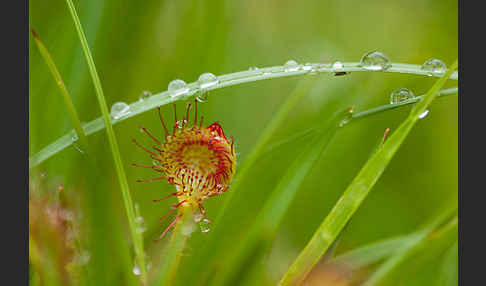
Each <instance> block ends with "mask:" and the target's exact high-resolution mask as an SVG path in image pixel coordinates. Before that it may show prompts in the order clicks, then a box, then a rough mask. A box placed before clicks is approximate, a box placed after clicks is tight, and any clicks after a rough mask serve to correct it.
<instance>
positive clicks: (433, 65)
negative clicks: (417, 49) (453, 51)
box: [422, 59, 447, 76]
mask: <svg viewBox="0 0 486 286" xmlns="http://www.w3.org/2000/svg"><path fill="white" fill-rule="evenodd" d="M422 70H424V71H428V72H429V75H430V76H432V75H434V74H442V73H445V72H446V70H447V66H446V65H445V64H444V62H443V61H441V60H438V59H429V60H426V61H425V62H424V64H423V65H422Z"/></svg>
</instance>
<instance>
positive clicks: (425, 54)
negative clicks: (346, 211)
mask: <svg viewBox="0 0 486 286" xmlns="http://www.w3.org/2000/svg"><path fill="white" fill-rule="evenodd" d="M75 5H76V7H77V10H78V14H79V17H80V20H81V23H82V25H83V28H84V29H85V33H86V36H87V38H88V42H89V45H90V48H91V50H92V53H93V57H94V60H95V63H96V66H97V68H98V72H99V75H100V78H101V82H102V85H103V89H104V92H105V96H106V99H107V102H108V105H109V106H111V105H112V104H113V103H115V102H119V101H123V102H127V103H131V102H134V101H136V100H138V99H139V97H140V95H141V94H142V92H143V91H150V92H152V93H158V92H162V91H164V90H166V89H167V85H168V83H169V82H170V81H171V80H173V79H175V78H181V79H183V80H185V81H186V82H193V81H195V80H197V78H198V76H199V75H200V74H201V73H204V72H211V73H214V74H216V75H221V74H226V73H231V72H236V71H241V70H246V69H248V68H249V67H250V66H257V67H264V66H274V65H281V64H283V63H284V62H285V61H287V60H289V59H293V60H296V61H297V62H299V63H305V62H324V63H325V62H332V61H335V60H340V61H346V62H357V61H359V60H360V58H361V56H362V55H363V54H364V53H366V52H368V51H370V50H375V49H376V50H379V51H381V52H384V53H385V54H386V55H388V57H389V58H390V60H391V61H392V62H399V63H410V64H422V63H423V62H424V61H425V60H427V59H429V58H438V59H441V60H443V61H444V62H445V63H446V64H451V63H452V61H454V60H455V59H456V57H457V42H458V34H457V1H439V0H435V1H423V0H412V1H379V0H374V1H322V0H314V1H310V0H309V1H283V0H279V1H277V0H273V1H260V0H259V1H257V0H246V1H220V0H214V1H185V0H179V1H151V0H146V1H128V0H118V1H113V0H111V1H93V0H90V1H75ZM29 24H30V26H31V28H34V29H35V30H36V31H37V33H38V34H39V37H40V39H41V40H42V41H43V42H44V44H45V45H46V47H47V49H48V50H49V52H50V53H51V56H52V57H53V59H54V61H55V63H56V65H57V67H58V69H59V71H60V73H61V76H62V77H63V80H64V82H65V84H66V86H67V89H68V91H69V93H70V95H71V98H72V100H73V102H74V105H75V107H76V108H77V111H78V114H79V116H80V118H81V121H83V122H88V121H91V120H93V119H95V118H97V117H98V116H100V115H101V114H100V109H99V107H98V104H97V101H96V97H95V93H94V88H93V85H92V82H91V78H90V76H89V74H88V69H87V65H86V62H85V59H84V57H83V54H82V51H81V46H80V43H79V40H78V37H77V34H76V31H75V28H74V25H73V23H72V20H71V17H70V15H69V11H68V10H67V7H66V4H65V2H64V1H62V0H55V1H52V0H51V1H29ZM29 37H30V39H29V75H30V76H29V155H33V154H35V153H36V152H38V151H39V150H41V148H43V147H45V146H46V145H48V144H49V143H51V142H52V141H54V140H56V139H57V138H59V137H60V136H62V135H64V134H65V133H66V132H68V131H69V130H71V129H72V125H71V122H70V120H69V117H68V113H67V110H66V109H65V107H64V104H63V102H62V99H61V96H60V92H59V89H58V87H57V86H56V84H55V81H54V80H53V78H52V76H51V74H50V73H49V70H48V67H47V66H46V64H45V63H44V61H43V59H42V58H41V56H40V53H39V51H38V49H37V47H36V45H35V43H34V41H33V40H32V36H30V35H29ZM302 80H304V77H297V78H291V79H290V78H284V79H274V80H267V81H260V82H254V83H249V84H242V85H239V86H235V87H229V88H223V89H219V90H216V91H213V92H211V93H210V95H209V98H208V100H207V102H205V103H203V104H200V105H199V109H200V113H201V114H204V117H205V122H206V124H208V123H211V122H213V121H216V120H217V121H219V122H220V123H221V124H222V126H223V129H224V130H225V133H226V134H227V135H230V136H234V138H235V142H236V149H237V153H238V154H239V155H238V160H239V163H241V162H243V161H244V160H245V158H246V156H247V155H248V153H249V152H250V150H251V149H252V147H253V146H254V144H255V142H256V141H257V139H258V136H259V135H260V134H261V131H262V129H263V128H264V127H265V126H266V125H267V123H268V122H269V120H270V119H271V118H272V116H273V115H274V114H275V113H276V112H277V111H278V109H279V107H280V105H281V104H282V103H283V102H284V101H285V99H286V98H287V97H288V96H289V95H290V93H291V92H292V91H293V90H294V88H295V87H296V86H297V85H298V84H299V82H300V81H302ZM433 82H434V79H433V78H426V77H421V76H415V75H405V74H385V73H371V72H369V73H358V72H357V73H351V74H349V75H346V76H342V77H334V76H332V75H329V74H323V75H318V76H316V77H315V81H314V82H313V84H312V87H311V88H310V89H309V90H308V94H307V95H305V97H304V99H303V100H302V102H300V103H299V104H298V105H297V107H296V108H295V109H294V110H293V111H292V112H291V115H290V116H289V117H288V118H287V119H286V121H285V124H284V125H283V126H282V127H281V128H279V130H278V132H277V134H276V136H275V137H274V138H273V139H272V142H278V141H279V140H280V139H283V138H286V137H288V136H291V135H292V134H295V133H296V132H299V131H301V130H304V129H308V128H310V127H315V126H319V125H320V124H321V123H323V122H324V121H325V120H326V119H327V118H329V115H330V114H332V113H333V112H334V111H336V110H338V109H343V108H346V107H347V106H350V105H354V106H355V107H356V108H355V110H356V111H360V110H364V109H367V108H370V107H374V106H377V105H383V104H387V103H388V102H389V95H390V93H391V92H392V91H393V90H395V89H396V88H400V87H407V88H409V89H411V90H412V91H413V92H414V93H415V94H416V95H419V94H423V93H425V92H426V91H427V90H428V89H429V88H430V86H431V85H432V84H433ZM455 84H456V83H455V82H448V84H447V87H450V86H454V85H455ZM183 105H184V103H179V104H178V107H179V110H180V112H182V110H183V108H184V107H183ZM409 108H410V107H405V108H400V109H395V110H393V111H389V112H385V113H380V114H378V115H375V116H372V117H369V118H367V119H365V120H362V121H360V122H359V123H356V124H353V125H350V126H349V127H347V128H343V129H342V130H340V131H339V132H338V134H337V135H336V137H335V138H334V139H333V140H332V142H331V144H330V146H329V147H328V148H327V150H326V151H325V153H324V154H323V156H321V158H320V159H319V161H318V163H317V165H316V166H315V168H313V170H312V172H311V173H310V174H309V176H308V177H307V178H306V180H305V182H304V184H303V186H302V187H301V189H300V190H299V192H298V193H297V196H296V198H295V200H294V202H293V204H292V206H291V207H290V209H289V210H288V212H287V214H286V216H285V218H284V222H283V223H282V225H281V227H280V229H279V233H278V237H277V240H276V242H275V244H274V247H273V249H272V255H271V257H272V263H271V265H270V266H269V267H268V273H269V274H268V275H269V277H270V278H269V279H270V281H273V282H274V281H276V280H278V279H279V277H280V276H281V274H282V273H283V272H284V271H285V270H286V268H287V267H288V265H289V264H290V263H291V262H292V261H293V259H294V258H295V256H296V255H297V254H298V252H299V251H300V250H301V249H302V248H303V246H304V245H305V244H306V243H307V241H308V240H309V239H310V237H311V235H312V234H313V232H314V230H315V229H316V228H317V226H318V225H319V224H320V222H321V221H322V219H323V218H324V217H325V216H326V214H327V213H328V212H329V210H330V209H331V207H332V206H333V205H334V203H335V202H336V200H337V198H338V197H339V195H340V194H341V193H342V192H343V190H344V189H345V187H346V186H347V185H348V184H349V183H350V181H351V180H352V178H353V177H354V176H355V175H356V174H357V172H358V171H359V169H360V168H361V166H362V165H363V164H364V163H365V162H366V160H367V159H368V157H369V156H370V154H371V153H372V152H373V150H374V149H375V148H376V146H377V145H378V143H379V142H380V140H381V138H382V136H383V131H384V129H385V128H387V127H389V128H390V129H391V132H393V131H394V129H396V127H397V126H398V125H399V124H400V122H401V121H402V120H403V119H404V118H405V117H406V116H407V114H408V111H409ZM162 112H163V114H164V115H165V117H166V118H171V117H172V109H171V107H170V106H164V107H163V108H162ZM169 123H170V124H172V121H169ZM142 124H143V125H144V126H146V127H147V128H149V130H151V131H152V132H153V133H154V134H157V135H158V136H159V137H162V134H163V129H162V127H161V126H160V122H159V119H158V116H157V112H156V110H153V111H149V112H146V113H144V114H141V115H138V116H136V117H133V118H130V119H128V120H126V121H123V122H122V123H120V124H118V125H116V126H115V132H116V135H117V139H118V142H119V145H120V149H121V150H120V151H121V155H122V158H123V163H124V166H125V171H126V173H127V177H128V180H129V184H130V191H131V194H132V198H133V200H134V202H136V203H137V204H138V205H139V206H140V212H141V215H142V216H143V217H144V219H145V221H146V224H147V231H146V232H145V233H144V237H145V248H146V251H147V255H148V257H149V259H150V260H151V261H152V264H153V266H152V268H151V271H152V272H153V271H154V270H153V269H156V267H157V264H158V263H160V262H159V260H160V259H162V258H161V257H163V246H164V245H165V241H167V240H165V241H163V242H160V243H156V244H154V243H153V239H154V238H156V237H157V236H158V235H159V234H160V232H161V231H162V230H163V229H165V227H166V226H167V224H168V221H165V222H163V223H160V222H158V221H157V218H158V217H160V216H162V215H163V214H165V213H166V211H167V210H168V209H169V202H163V203H153V202H152V200H153V199H157V198H161V197H162V196H164V195H166V194H168V193H169V192H171V191H172V188H173V187H172V186H169V185H168V184H167V183H166V182H164V181H158V182H153V183H144V184H142V183H136V182H135V180H136V179H139V178H150V177H154V176H155V175H156V174H155V173H153V172H151V170H147V169H138V168H134V167H131V166H130V164H131V163H135V162H136V163H141V164H147V163H150V162H151V160H150V158H149V157H148V156H147V155H146V154H145V153H144V152H142V151H140V150H139V149H138V148H137V147H136V146H135V145H134V144H133V143H132V142H131V139H132V138H136V139H137V140H138V141H140V142H142V143H146V145H147V144H148V143H149V140H148V139H147V138H146V136H144V135H143V134H142V133H141V132H140V131H139V126H140V125H142ZM457 124H458V120H457V96H448V97H446V98H443V99H439V100H437V101H435V102H434V103H433V104H432V106H431V108H430V113H429V115H428V116H427V117H426V118H425V119H424V120H421V121H420V122H419V124H417V126H416V127H415V128H414V130H413V131H412V133H411V134H410V136H409V137H408V138H407V140H406V141H405V143H404V144H403V145H402V147H401V148H400V150H399V151H398V153H397V154H396V156H395V158H394V159H393V160H392V162H391V164H390V165H389V167H388V168H387V170H386V171H385V173H384V174H383V176H382V178H381V179H380V180H379V181H378V183H377V184H376V186H375V187H374V188H373V190H372V192H371V194H370V195H369V196H368V198H367V199H366V201H365V202H364V204H363V205H362V207H361V208H360V209H359V210H358V212H357V213H356V214H355V215H354V217H353V219H352V220H351V222H350V224H349V225H348V227H347V228H346V229H345V232H344V234H343V237H342V240H341V241H340V244H339V248H338V252H342V251H346V250H348V249H351V248H354V247H357V246H359V245H362V244H364V243H368V242H372V241H375V240H378V239H381V238H386V237H389V236H393V235H399V234H406V233H409V232H411V231H414V230H416V229H417V227H419V226H420V225H421V224H422V223H423V222H424V221H425V220H426V219H428V218H430V217H432V216H433V215H434V214H436V213H437V212H438V211H440V210H441V209H442V208H443V207H444V206H445V205H450V204H451V203H452V204H454V203H456V197H457V181H458V178H457V156H458V151H457V141H458V138H457V133H458V131H457ZM89 141H90V144H91V145H93V146H95V150H96V153H95V156H96V159H97V162H98V167H99V169H98V170H90V169H89V168H87V166H86V164H85V163H83V159H82V154H81V153H80V152H78V151H77V150H76V149H75V148H73V147H69V148H67V149H66V150H64V151H62V152H60V153H58V154H56V155H55V156H53V157H52V158H50V159H48V160H47V161H45V162H44V163H42V164H41V165H39V166H37V167H35V168H33V169H31V180H32V181H35V182H36V184H37V185H36V186H38V187H37V188H35V189H34V188H31V192H41V193H43V194H45V195H54V194H55V193H56V191H57V190H58V186H59V184H63V186H64V189H65V192H66V195H67V196H69V197H70V198H71V199H72V201H74V202H78V200H80V201H81V202H82V201H83V197H85V196H86V195H85V194H86V193H88V192H96V195H94V196H95V197H96V198H95V199H93V201H96V202H97V203H96V204H95V205H89V204H87V205H86V204H85V205H83V203H81V205H80V206H79V207H80V213H81V214H82V216H83V218H89V217H91V218H92V221H96V222H99V223H100V227H101V228H102V231H104V232H106V236H105V237H102V240H103V241H96V243H100V245H102V246H100V247H99V248H94V250H93V249H91V259H92V260H93V261H95V263H99V264H98V265H101V266H102V267H103V269H102V270H99V275H100V276H99V277H101V278H99V279H101V281H103V280H104V281H105V282H108V283H114V281H118V282H117V283H120V281H123V283H122V284H117V285H124V283H126V284H129V283H132V282H129V281H132V280H133V279H134V277H132V276H134V275H133V274H132V273H131V271H128V272H129V273H128V274H127V271H125V270H126V269H127V267H131V266H130V265H131V262H132V259H133V258H132V257H130V256H129V255H131V251H126V253H121V252H120V251H119V250H120V249H129V248H130V247H131V243H130V240H129V233H128V229H127V220H126V215H125V211H124V208H123V202H122V196H121V192H120V188H119V184H118V181H117V179H116V173H115V170H114V165H113V159H112V156H111V152H110V149H109V145H108V142H107V137H106V133H105V132H104V131H103V132H98V133H96V134H94V135H91V136H89ZM304 143H305V138H304V139H302V140H300V141H299V140H297V141H294V142H292V143H291V144H288V145H285V146H283V147H280V148H278V149H276V150H274V151H272V152H270V153H267V154H266V155H265V156H264V157H262V158H261V159H260V160H259V161H258V163H257V164H256V165H255V166H254V167H253V168H252V170H251V172H250V174H249V176H247V177H246V179H245V182H244V184H243V188H241V189H240V190H242V189H245V196H246V197H245V199H244V200H239V201H238V203H237V204H232V205H231V209H230V212H229V214H228V216H231V217H230V218H231V219H232V220H233V221H234V224H233V225H232V226H231V227H228V231H227V234H226V236H225V237H224V238H222V239H221V240H222V241H221V245H222V246H224V245H225V244H228V245H229V244H230V243H232V242H237V241H238V238H239V237H240V232H244V231H245V229H247V228H248V226H249V225H251V223H252V220H253V219H254V217H255V215H256V214H257V213H258V210H259V209H260V207H261V206H262V204H263V203H264V201H265V199H266V198H267V197H268V195H269V193H270V191H271V190H272V189H273V187H274V186H275V184H276V183H277V181H278V179H279V177H280V176H281V175H282V173H283V172H284V171H285V169H286V167H287V166H288V164H290V162H292V160H293V159H294V158H295V156H296V154H297V153H296V152H297V151H298V150H299V148H301V147H302V146H303V144H304ZM230 191H231V189H230ZM223 199H224V195H223V196H218V197H215V198H212V199H209V200H207V201H205V207H206V210H207V212H208V214H209V217H210V218H215V217H216V214H217V212H218V210H219V208H220V207H221V205H222V202H223ZM72 204H73V205H76V203H72ZM81 221H82V222H83V223H84V222H85V220H84V219H82V220H81ZM86 221H89V219H86ZM81 235H84V234H81ZM204 238H205V237H204V235H202V234H200V233H198V234H195V235H194V237H193V238H192V239H191V240H190V241H189V246H188V248H187V249H186V250H185V256H184V257H183V261H182V266H181V269H184V265H185V263H186V261H187V260H191V259H211V258H210V257H191V249H192V247H198V246H200V245H203V243H204ZM96 249H98V250H96ZM96 251H99V253H96ZM161 255H162V256H161ZM97 257H100V258H99V259H98V258H97ZM97 259H98V260H97ZM103 259H105V260H103ZM96 261H101V262H96ZM101 266H100V267H101ZM424 271H425V272H427V271H428V270H424ZM431 271H432V270H431ZM182 273H183V270H182ZM181 275H183V274H181ZM423 276H424V277H423V279H422V278H421V279H422V280H418V281H417V282H416V284H407V285H429V284H421V283H427V282H425V281H428V280H427V279H432V278H431V277H432V276H433V272H430V273H428V275H423ZM419 281H421V282H419ZM99 285H106V284H103V283H101V282H100V284H99ZM181 285H183V284H181Z"/></svg>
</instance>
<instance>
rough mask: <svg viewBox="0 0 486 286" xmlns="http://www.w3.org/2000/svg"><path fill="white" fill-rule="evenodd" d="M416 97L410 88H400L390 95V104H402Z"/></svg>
mask: <svg viewBox="0 0 486 286" xmlns="http://www.w3.org/2000/svg"><path fill="white" fill-rule="evenodd" d="M414 97H415V96H414V95H413V92H412V91H411V90H410V89H408V88H398V89H396V90H395V91H393V92H392V93H391V95H390V103H391V104H397V103H400V102H403V101H405V100H408V99H412V98H414Z"/></svg>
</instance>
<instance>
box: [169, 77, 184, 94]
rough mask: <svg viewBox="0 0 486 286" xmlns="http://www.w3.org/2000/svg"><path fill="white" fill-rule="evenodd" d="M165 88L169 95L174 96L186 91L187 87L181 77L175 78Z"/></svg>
mask: <svg viewBox="0 0 486 286" xmlns="http://www.w3.org/2000/svg"><path fill="white" fill-rule="evenodd" d="M167 90H168V91H169V95H170V96H171V97H176V96H179V95H183V94H185V93H187V92H188V91H189V88H188V87H187V84H186V82H185V81H183V80H182V79H175V80H173V81H171V82H170V83H169V87H168V88H167Z"/></svg>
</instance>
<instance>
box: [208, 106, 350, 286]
mask: <svg viewBox="0 0 486 286" xmlns="http://www.w3.org/2000/svg"><path fill="white" fill-rule="evenodd" d="M351 113H352V109H351V108H350V109H348V110H346V111H344V112H338V113H337V114H335V115H333V116H332V117H331V118H330V119H329V121H328V122H327V123H326V124H324V125H325V128H323V129H321V130H320V131H319V132H318V134H317V136H316V137H315V138H313V139H312V140H311V141H310V142H308V144H307V146H306V148H304V149H303V151H302V152H301V153H300V154H299V156H298V157H297V158H295V159H294V161H293V163H292V164H291V165H290V166H289V168H288V169H287V170H286V172H285V173H284V174H283V175H282V177H281V179H280V181H279V182H278V184H277V186H276V187H275V189H274V190H273V191H272V193H271V194H270V197H269V198H268V199H267V201H266V202H265V205H264V206H263V208H262V210H261V211H260V213H259V214H258V216H257V218H256V220H255V222H254V223H253V226H252V228H251V229H250V230H249V231H248V233H247V235H246V237H245V239H244V240H243V242H242V244H241V247H240V248H238V249H236V250H235V251H227V252H224V253H223V257H220V259H214V260H213V261H219V262H223V263H224V265H225V269H226V270H225V271H223V272H220V273H218V274H219V277H218V278H217V280H216V281H215V282H214V283H213V285H235V284H236V281H235V279H240V278H241V277H242V276H246V275H245V274H242V273H244V272H245V269H246V268H247V266H248V264H250V263H251V262H253V261H257V260H259V258H260V257H262V256H263V255H264V254H265V253H266V252H267V250H268V248H269V246H270V243H271V242H272V241H273V239H274V237H275V235H276V233H277V230H278V226H279V225H280V222H281V221H282V218H283V216H284V215H285V213H286V211H287V209H288V207H289V206H290V204H291V202H292V200H293V198H294V197H295V194H296V193H297V190H298V189H299V187H300V186H301V184H302V182H303V181H304V179H305V177H306V176H307V174H308V173H309V171H310V170H311V169H312V167H313V166H314V164H315V163H316V161H317V160H318V159H319V157H320V155H321V154H322V152H323V151H324V150H325V149H326V146H327V145H328V143H329V141H330V140H331V139H332V138H333V137H334V134H335V133H336V131H337V129H338V128H339V123H340V122H341V121H342V120H344V119H345V118H346V117H349V116H350V115H351ZM257 249H258V252H257V251H256V250H257Z"/></svg>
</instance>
